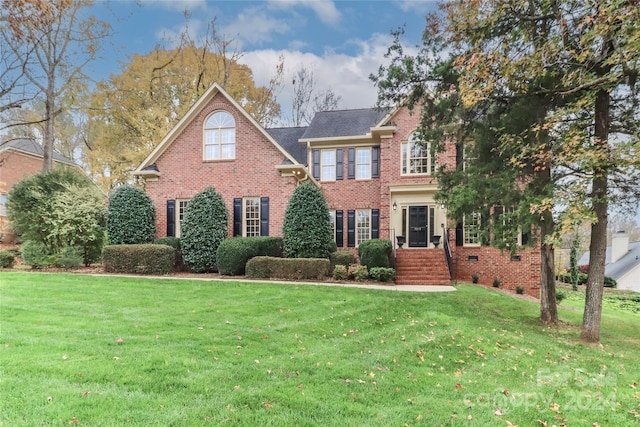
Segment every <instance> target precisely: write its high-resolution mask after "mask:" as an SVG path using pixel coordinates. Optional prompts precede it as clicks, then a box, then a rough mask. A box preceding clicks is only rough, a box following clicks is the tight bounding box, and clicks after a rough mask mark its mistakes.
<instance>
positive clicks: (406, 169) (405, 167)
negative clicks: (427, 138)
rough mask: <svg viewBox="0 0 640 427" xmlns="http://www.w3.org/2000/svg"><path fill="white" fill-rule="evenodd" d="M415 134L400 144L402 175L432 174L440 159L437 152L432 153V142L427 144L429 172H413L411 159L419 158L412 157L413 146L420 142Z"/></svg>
mask: <svg viewBox="0 0 640 427" xmlns="http://www.w3.org/2000/svg"><path fill="white" fill-rule="evenodd" d="M415 135H416V134H415V133H414V134H412V135H411V136H410V137H409V139H408V140H407V141H403V142H402V144H400V174H401V175H402V176H431V175H433V173H434V172H435V170H436V168H437V165H438V159H437V155H435V153H434V156H432V155H431V143H430V142H428V143H426V144H425V148H426V150H427V157H426V160H427V172H416V173H413V172H411V159H418V157H411V146H412V145H414V144H418V143H419V142H420V141H419V140H418V139H417V138H416V137H415ZM405 153H406V158H405ZM420 158H421V159H422V158H424V157H420Z"/></svg>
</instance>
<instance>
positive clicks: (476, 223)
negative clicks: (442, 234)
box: [463, 212, 481, 246]
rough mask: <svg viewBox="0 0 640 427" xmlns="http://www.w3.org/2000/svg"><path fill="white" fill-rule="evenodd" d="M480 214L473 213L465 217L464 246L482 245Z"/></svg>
mask: <svg viewBox="0 0 640 427" xmlns="http://www.w3.org/2000/svg"><path fill="white" fill-rule="evenodd" d="M480 220H481V219H480V213H478V212H472V213H470V214H468V215H465V217H464V225H463V227H464V244H465V245H469V246H474V245H475V246H479V245H480V225H481V221H480Z"/></svg>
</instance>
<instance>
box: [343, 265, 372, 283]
mask: <svg viewBox="0 0 640 427" xmlns="http://www.w3.org/2000/svg"><path fill="white" fill-rule="evenodd" d="M348 275H349V278H350V279H354V280H357V281H358V282H363V281H365V280H367V279H368V278H369V270H367V266H366V265H361V264H353V265H350V266H349V269H348Z"/></svg>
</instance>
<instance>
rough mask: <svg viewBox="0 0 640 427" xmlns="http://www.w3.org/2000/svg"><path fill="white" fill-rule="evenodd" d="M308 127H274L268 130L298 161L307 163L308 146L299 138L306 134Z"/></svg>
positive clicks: (303, 163)
mask: <svg viewBox="0 0 640 427" xmlns="http://www.w3.org/2000/svg"><path fill="white" fill-rule="evenodd" d="M306 129H307V128H306V127H293V128H273V129H267V130H266V131H267V132H268V133H269V135H271V137H272V138H273V139H275V140H276V142H277V143H278V144H280V146H281V147H282V148H284V149H285V150H286V151H287V152H288V153H289V154H291V157H293V158H294V159H296V160H297V161H298V163H300V164H302V165H305V164H307V147H306V145H304V144H302V143H301V142H299V141H298V140H299V139H300V138H301V137H302V135H303V134H304V132H305V130H306Z"/></svg>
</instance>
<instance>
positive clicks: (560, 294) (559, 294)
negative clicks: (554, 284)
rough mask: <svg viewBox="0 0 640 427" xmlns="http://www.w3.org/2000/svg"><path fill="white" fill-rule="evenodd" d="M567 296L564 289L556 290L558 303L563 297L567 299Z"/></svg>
mask: <svg viewBox="0 0 640 427" xmlns="http://www.w3.org/2000/svg"><path fill="white" fill-rule="evenodd" d="M566 297H567V294H565V293H564V292H562V291H556V302H557V303H558V304H560V303H561V302H562V300H563V299H565V298H566Z"/></svg>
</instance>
